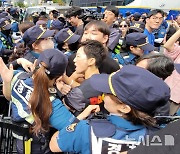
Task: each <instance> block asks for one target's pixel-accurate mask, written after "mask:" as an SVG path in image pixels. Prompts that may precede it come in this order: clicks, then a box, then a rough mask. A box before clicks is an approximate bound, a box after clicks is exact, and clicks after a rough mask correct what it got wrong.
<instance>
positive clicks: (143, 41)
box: [126, 32, 154, 51]
mask: <svg viewBox="0 0 180 154" xmlns="http://www.w3.org/2000/svg"><path fill="white" fill-rule="evenodd" d="M126 44H127V45H132V46H137V47H139V48H141V49H142V50H144V51H153V50H154V46H153V45H151V44H150V43H149V42H148V38H147V36H146V35H145V34H143V33H139V32H134V33H130V34H127V35H126Z"/></svg>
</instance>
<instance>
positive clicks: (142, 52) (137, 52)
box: [130, 46, 144, 56]
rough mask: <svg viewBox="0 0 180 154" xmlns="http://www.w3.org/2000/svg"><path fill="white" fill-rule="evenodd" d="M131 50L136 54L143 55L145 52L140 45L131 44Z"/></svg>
mask: <svg viewBox="0 0 180 154" xmlns="http://www.w3.org/2000/svg"><path fill="white" fill-rule="evenodd" d="M130 50H131V52H132V53H133V54H134V55H137V56H142V55H143V54H144V51H143V50H142V49H141V48H139V47H133V46H130Z"/></svg>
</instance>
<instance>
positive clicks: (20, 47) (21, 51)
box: [8, 43, 28, 62]
mask: <svg viewBox="0 0 180 154" xmlns="http://www.w3.org/2000/svg"><path fill="white" fill-rule="evenodd" d="M27 50H28V48H25V47H24V43H19V44H18V46H17V47H16V52H13V53H12V54H11V55H10V56H9V59H8V61H9V62H12V61H14V60H16V59H18V58H22V57H24V55H25V53H26V51H27Z"/></svg>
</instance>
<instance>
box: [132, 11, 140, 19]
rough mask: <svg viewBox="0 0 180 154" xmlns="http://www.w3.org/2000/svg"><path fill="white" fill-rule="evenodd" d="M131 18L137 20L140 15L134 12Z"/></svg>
mask: <svg viewBox="0 0 180 154" xmlns="http://www.w3.org/2000/svg"><path fill="white" fill-rule="evenodd" d="M133 17H134V18H135V19H139V18H140V17H141V14H140V13H139V12H135V13H134V14H133Z"/></svg>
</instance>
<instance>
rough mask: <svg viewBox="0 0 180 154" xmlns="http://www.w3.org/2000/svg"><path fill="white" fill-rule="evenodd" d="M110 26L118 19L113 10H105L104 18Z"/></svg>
mask: <svg viewBox="0 0 180 154" xmlns="http://www.w3.org/2000/svg"><path fill="white" fill-rule="evenodd" d="M103 21H104V22H105V23H106V24H107V25H108V26H111V25H112V24H113V22H114V21H116V17H115V14H114V13H113V12H111V11H107V10H106V11H105V12H104V20H103Z"/></svg>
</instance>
